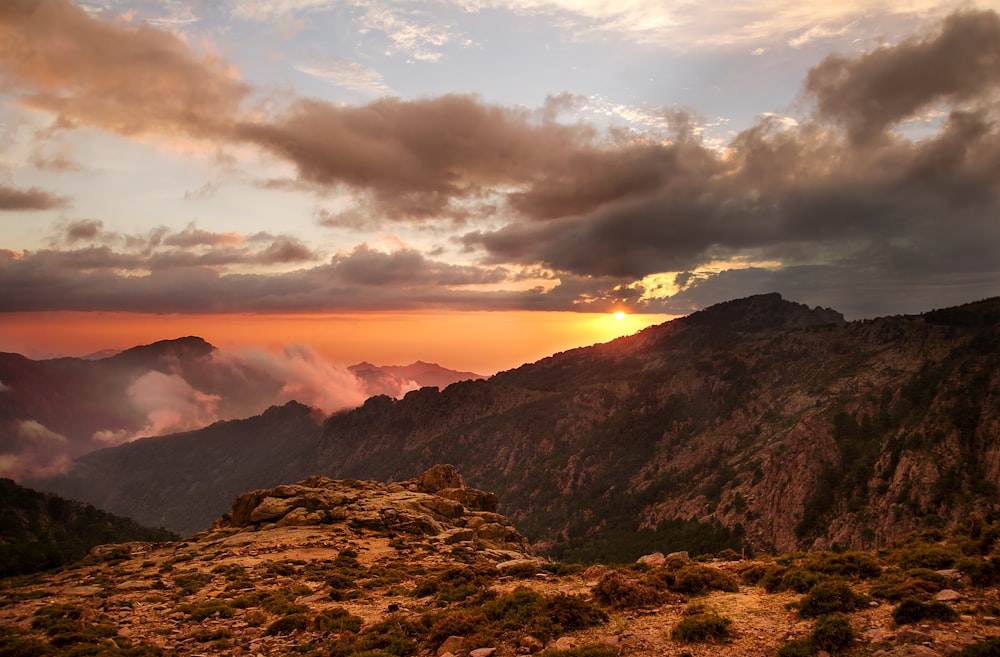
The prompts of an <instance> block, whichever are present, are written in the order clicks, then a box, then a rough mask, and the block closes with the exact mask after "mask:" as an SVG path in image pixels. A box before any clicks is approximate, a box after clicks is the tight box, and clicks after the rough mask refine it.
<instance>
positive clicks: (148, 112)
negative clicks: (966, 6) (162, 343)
mask: <svg viewBox="0 0 1000 657" xmlns="http://www.w3.org/2000/svg"><path fill="white" fill-rule="evenodd" d="M849 4H850V3H849ZM321 5H322V6H326V5H324V4H322V3H309V2H305V3H303V2H289V3H275V2H272V3H268V4H267V5H263V7H264V9H261V10H260V11H265V9H266V10H267V11H273V12H278V13H281V12H284V11H286V10H287V11H293V12H294V11H312V10H318V9H319V8H321ZM485 6H494V5H493V4H483V3H480V4H479V5H477V7H480V8H481V7H485ZM499 6H504V7H507V8H510V9H513V10H515V11H526V12H551V11H555V12H557V13H558V12H563V13H566V12H569V13H572V12H576V13H577V14H578V15H580V16H584V17H587V18H588V20H591V21H596V22H597V23H598V24H599V25H602V26H612V25H619V26H621V25H626V24H634V25H635V26H639V25H645V26H647V27H648V28H649V29H650V30H653V31H657V30H673V29H675V26H678V25H685V24H689V23H690V20H691V15H690V14H686V13H684V12H691V11H694V10H692V9H690V8H687V9H683V8H678V7H677V6H668V5H662V3H660V5H657V4H656V3H650V2H634V3H631V4H629V5H615V4H613V3H611V4H609V3H589V2H573V3H568V2H563V3H556V2H529V1H526V2H520V3H503V4H500V5H499ZM658 6H662V7H661V8H660V9H657V7H658ZM775 7H776V11H775V18H774V20H775V21H779V22H780V21H784V22H785V23H786V28H784V32H783V33H784V34H786V35H787V34H793V35H796V36H799V37H802V38H805V37H806V36H808V37H809V38H813V37H815V38H822V36H823V35H824V34H831V33H833V32H835V31H836V30H837V29H839V26H838V25H840V24H838V23H837V21H838V20H841V19H843V17H844V16H845V15H846V14H844V13H843V11H842V8H840V7H839V6H838V7H834V8H824V7H825V6H823V7H819V6H817V7H818V8H817V7H813V6H810V7H805V6H803V5H802V3H791V2H783V3H779V4H778V5H776V6H775ZM860 7H861V5H860V4H858V3H854V4H852V5H851V7H849V12H848V13H850V12H853V11H856V10H860ZM468 9H469V10H470V11H471V10H475V9H476V7H473V6H471V5H470V6H468ZM682 9H683V11H682ZM29 10H30V11H29ZM878 10H879V11H881V12H883V13H888V14H893V15H895V14H898V13H899V12H901V11H902V10H901V5H896V4H894V3H884V4H882V5H879V8H878ZM918 10H919V11H925V10H929V7H920V8H918ZM387 11H388V10H387ZM657 11H660V12H661V13H660V14H656V12H657ZM754 11H757V10H754ZM817 12H820V13H817ZM822 12H828V13H825V14H824V13H822ZM695 13H697V12H695ZM722 13H724V12H722ZM390 14H391V12H390ZM392 15H395V14H392ZM560 15H562V14H560ZM734 15H737V16H739V17H740V18H741V20H742V18H746V15H745V14H744V13H741V12H734ZM371 16H375V14H371ZM407 16H410V14H407ZM730 18H731V17H730ZM730 18H726V19H725V20H730ZM373 20H374V19H373ZM720 20H722V19H720ZM733 20H735V19H733ZM383 23H384V21H383ZM385 24H386V25H387V23H385ZM774 24H776V23H774ZM759 27H760V26H755V25H753V24H748V27H747V29H748V30H750V31H754V30H757V29H758V28H759ZM380 29H381V28H380ZM636 29H639V28H638V27H637V28H636ZM643 29H645V28H643ZM0 30H4V32H3V34H0V36H9V38H7V39H0V70H2V71H3V72H4V77H3V80H4V83H3V84H4V85H5V88H6V89H7V90H8V91H11V92H14V93H16V94H17V95H18V98H19V101H20V102H21V103H23V104H25V105H28V106H30V107H34V108H36V109H41V110H45V111H48V112H52V113H55V114H57V115H58V116H59V119H60V121H62V122H63V123H64V124H65V125H74V124H76V125H89V126H94V127H98V128H102V129H105V130H111V131H114V132H117V133H119V134H126V135H128V134H138V133H155V134H159V135H167V136H170V135H174V134H182V135H184V136H187V137H196V138H204V139H208V140H212V141H214V142H216V143H218V144H223V145H226V144H231V143H237V144H244V145H245V144H249V145H254V146H256V147H258V148H259V149H260V150H261V151H263V152H265V153H267V154H269V155H271V156H274V157H277V158H278V159H280V160H283V161H284V162H287V163H290V164H291V165H293V166H294V168H295V171H296V175H297V179H296V180H295V181H286V182H284V183H282V184H285V185H294V186H296V188H298V189H304V188H312V189H315V190H317V191H319V192H322V193H331V192H338V191H340V190H341V189H342V188H346V189H347V190H348V191H350V192H351V193H352V196H353V198H355V199H356V200H357V204H356V205H355V206H353V207H351V208H349V209H347V210H346V211H343V212H341V213H339V214H336V215H331V214H328V215H324V216H321V217H320V221H321V222H322V223H326V224H329V225H338V226H368V225H385V224H386V223H389V222H400V221H402V222H410V223H413V224H419V225H421V227H427V226H429V225H431V224H432V223H433V222H437V223H436V225H434V226H433V228H441V227H442V226H446V227H447V229H449V230H454V229H456V227H462V228H461V230H463V231H464V235H462V236H461V237H460V238H459V239H458V241H457V247H456V248H464V249H465V250H466V251H465V253H464V254H463V256H464V264H455V263H449V262H445V261H444V259H443V258H442V259H438V256H430V255H427V254H425V253H421V252H419V251H417V250H415V249H401V250H397V251H391V252H386V251H379V250H377V249H373V248H371V247H370V246H368V245H359V246H357V247H355V248H354V249H353V250H345V251H342V252H339V253H337V254H336V255H334V256H333V257H331V258H330V260H329V261H328V262H326V263H321V264H315V263H316V262H318V261H319V259H320V257H321V254H319V253H315V252H314V251H313V250H312V249H311V248H310V247H309V246H307V245H305V244H304V243H302V242H301V241H299V240H297V239H296V238H294V237H293V236H277V237H273V238H272V239H271V240H270V242H262V241H250V240H248V239H246V238H244V237H243V236H242V235H240V234H239V233H236V232H212V231H207V230H202V229H199V228H197V227H196V226H194V225H191V226H189V227H187V228H185V229H184V230H182V231H179V232H172V231H170V230H168V229H160V230H159V231H154V232H151V233H150V234H147V235H115V234H112V233H109V232H106V231H103V229H102V228H101V227H99V226H95V225H93V224H87V223H85V222H86V221H87V220H81V221H82V222H84V223H79V222H77V223H76V224H73V226H72V227H70V226H67V228H66V230H75V231H76V234H77V235H78V237H76V238H75V239H78V240H80V241H83V240H85V239H94V240H99V241H100V245H96V244H95V245H91V246H88V247H86V248H70V249H65V250H60V249H58V248H53V249H49V250H42V251H37V252H30V253H29V252H25V253H20V254H14V253H13V252H6V253H3V254H0V311H13V310H43V309H81V310H82V309H86V310H91V309H102V310H137V311H161V312H166V311H174V312H210V311H211V312H222V311H245V310H252V311H259V312H268V311H285V310H337V309H348V308H350V309H366V308H397V309H403V308H425V307H434V306H437V305H443V304H449V305H451V306H452V307H460V308H466V307H470V308H499V307H503V308H562V309H579V308H598V307H602V306H604V305H607V304H610V303H611V302H612V301H613V300H615V299H623V298H624V299H627V300H628V302H629V303H630V304H632V305H633V308H634V309H638V310H652V309H659V308H663V307H667V306H669V305H670V304H671V303H681V301H682V300H683V299H685V298H686V299H695V298H700V297H698V295H697V294H696V292H697V290H698V289H699V288H701V289H703V290H708V289H709V287H710V286H713V285H714V286H716V289H723V288H724V287H729V288H732V289H735V288H736V287H738V286H737V285H736V284H735V283H734V281H737V280H741V281H743V282H744V283H746V284H747V285H749V284H750V282H751V281H756V282H761V281H765V280H768V281H769V282H773V283H779V282H780V283H782V284H784V285H786V286H793V285H796V281H795V280H794V279H792V278H790V277H788V276H785V275H783V274H781V272H794V271H797V272H804V271H823V272H825V273H826V274H828V275H830V276H837V277H839V278H838V279H836V280H839V281H840V282H841V283H842V284H843V285H844V286H849V285H853V284H857V283H858V278H857V276H856V275H855V272H864V273H865V278H864V279H863V280H867V281H868V283H867V288H866V290H871V294H880V295H882V298H883V300H884V302H885V303H886V304H887V305H886V308H887V309H890V310H891V309H892V308H893V307H896V306H900V305H906V304H911V303H912V302H913V300H915V299H917V298H918V297H919V298H920V299H924V298H926V294H925V293H923V292H920V290H936V292H935V293H936V294H939V295H941V298H939V299H937V300H935V301H933V305H936V306H940V305H943V304H944V303H947V302H950V301H954V302H961V301H966V300H968V295H967V293H968V292H969V291H971V290H979V289H982V288H983V287H984V286H986V287H988V285H989V284H990V282H992V284H993V285H994V289H995V287H996V285H998V284H1000V272H998V271H997V267H996V262H997V253H996V248H995V245H996V244H998V243H1000V227H998V225H997V222H996V221H995V217H996V216H998V214H1000V182H998V178H997V165H996V162H998V161H1000V123H998V121H1000V116H998V105H997V99H998V97H1000V72H998V71H1000V68H998V67H997V66H996V62H997V61H998V59H1000V45H998V44H1000V17H998V16H997V14H996V13H995V12H993V11H974V10H962V11H959V12H956V13H954V14H952V15H951V16H949V17H948V18H947V19H945V20H944V21H943V22H941V23H940V24H939V25H937V26H935V27H934V28H933V29H932V30H930V31H928V32H927V33H926V34H923V35H918V36H915V37H912V38H910V39H906V40H903V41H901V42H899V43H898V44H896V45H894V46H885V47H882V48H879V49H877V50H874V51H872V52H869V53H860V54H857V55H853V56H847V55H838V56H834V57H828V58H826V59H825V60H823V61H822V62H820V63H819V64H818V65H817V66H816V67H814V68H813V69H812V70H811V71H810V72H809V74H808V76H807V77H806V79H805V81H804V83H803V90H802V93H803V97H804V99H805V100H806V101H808V103H809V104H810V107H811V114H808V115H805V116H797V117H781V118H779V117H775V116H770V117H768V116H765V117H762V118H761V119H760V121H759V122H758V123H757V125H755V126H753V127H751V128H750V129H748V130H745V131H743V132H741V133H740V134H738V135H736V136H735V138H734V139H733V140H732V141H731V142H730V143H729V144H726V145H724V146H722V147H720V145H718V144H706V143H704V142H703V141H702V139H701V137H700V133H699V131H698V128H697V126H696V124H695V121H694V120H693V119H692V118H691V117H690V116H688V115H685V114H684V113H682V112H676V111H674V112H669V111H664V113H663V115H664V119H665V121H664V125H663V126H662V127H651V128H650V131H648V132H647V133H644V134H638V133H633V132H628V131H601V130H598V129H597V128H595V127H594V126H591V125H588V124H584V123H572V124H568V123H562V122H560V121H559V120H557V119H558V118H559V114H560V112H559V109H560V108H561V107H563V106H564V105H565V104H566V102H569V100H568V99H561V98H555V99H553V100H552V101H550V102H549V103H547V104H546V106H544V107H542V108H540V109H538V110H529V109H524V108H512V107H502V106H498V105H495V104H490V103H487V102H485V101H483V100H482V99H480V98H477V97H474V96H463V95H445V96H440V97H435V98H422V99H417V100H400V99H397V98H381V99H378V100H375V101H372V102H369V103H367V104H364V105H359V106H341V105H335V104H332V103H326V102H322V101H318V100H307V99H294V98H293V99H291V100H290V102H288V103H287V104H285V105H281V104H275V105H273V107H277V108H278V109H275V110H274V111H271V112H265V111H263V110H259V111H251V110H250V109H249V108H247V107H246V104H247V102H248V99H249V97H250V94H251V92H252V91H253V90H252V89H251V88H250V87H249V86H248V85H246V84H245V83H244V82H242V81H241V80H240V79H239V78H238V77H237V76H236V74H235V73H234V72H233V71H232V70H231V69H230V67H229V66H228V65H226V64H225V62H222V61H221V60H219V59H218V58H216V57H214V56H212V55H210V54H205V55H197V54H195V53H194V52H193V51H192V50H191V49H190V48H189V47H188V46H187V45H186V44H185V43H184V42H183V41H181V40H180V39H178V38H177V37H175V36H173V35H170V34H167V33H164V32H161V31H158V30H156V29H155V28H152V27H149V26H132V25H128V24H126V23H121V22H108V21H102V20H100V19H98V18H93V17H90V16H88V15H87V14H85V13H84V12H82V11H81V10H79V9H78V8H76V7H75V6H73V5H69V4H67V3H64V2H59V1H57V0H39V1H37V2H27V1H25V2H19V3H17V4H15V5H5V6H4V8H3V10H0ZM414 38H417V37H414ZM420 38H423V37H420ZM435 38H437V37H435ZM444 38H446V37H445V36H441V37H440V39H444ZM96 43H100V44H101V46H102V47H101V48H95V47H94V44H96ZM414 43H417V44H418V45H419V43H424V44H428V43H429V44H433V43H434V38H429V40H425V41H420V39H419V38H417V40H416V41H414ZM26 55H30V56H26ZM135 58H141V59H142V61H143V64H142V66H138V65H136V66H133V65H132V64H130V63H129V62H131V61H133V59H135ZM928 112H940V113H941V117H942V118H941V119H940V120H938V121H936V122H933V123H929V124H927V125H926V126H924V130H923V132H922V133H921V136H920V137H910V136H907V130H906V128H907V121H909V120H911V119H913V118H914V117H916V116H917V115H923V114H926V113H928ZM789 119H794V120H789ZM98 230H101V232H99V233H98V232H96V231H98ZM64 232H65V231H64ZM88 232H90V233H94V235H93V236H92V237H88ZM70 237H71V235H70V234H69V233H66V239H67V240H68V242H67V243H70V242H71V241H72V240H70ZM71 245H72V244H71ZM302 263H309V264H313V265H314V266H304V267H300V268H297V269H290V268H289V267H287V266H290V265H295V264H302ZM261 264H265V265H268V266H269V267H272V268H274V269H275V270H278V269H281V270H280V271H274V272H273V273H260V268H258V269H257V270H254V269H253V265H261ZM282 267H284V268H282ZM255 271H256V272H257V273H251V272H255ZM764 271H770V272H774V276H772V277H771V278H770V279H768V277H766V276H763V275H762V274H761V272H764ZM523 272H544V279H545V286H544V287H536V288H532V289H525V285H524V276H523V275H522V274H523ZM723 272H726V273H725V274H724V273H723ZM741 272H742V273H741ZM651 276H658V277H660V278H661V279H664V280H666V279H668V278H671V277H676V276H681V279H678V280H683V281H684V282H686V283H687V286H686V287H683V289H681V290H679V291H677V292H674V293H676V294H678V295H680V300H677V301H674V302H672V301H671V296H670V295H671V292H670V291H669V290H668V289H667V286H659V287H656V286H654V285H652V284H650V283H649V282H648V280H647V279H649V277H651ZM644 281H646V282H644ZM801 281H803V283H802V284H801V285H799V287H798V289H800V290H802V292H803V294H811V292H810V290H812V291H813V292H818V291H819V290H822V289H832V288H833V287H834V285H833V283H832V281H833V279H831V283H830V284H826V283H824V282H823V281H822V280H820V279H818V278H809V277H804V278H802V279H801ZM876 281H877V283H876ZM963 281H965V283H966V284H967V287H963V283H962V282H963ZM806 282H808V284H809V285H811V286H812V287H811V288H809V289H806V288H805V287H804V285H805V283H806ZM754 284H757V283H754ZM654 288H655V289H654ZM780 291H783V292H786V294H787V293H788V292H787V289H782V290H780ZM866 294H867V292H865V293H859V294H858V295H857V297H858V299H861V298H862V297H865V296H866ZM958 295H961V296H958ZM956 297H957V298H956ZM825 305H829V304H825ZM868 307H870V304H869V303H868V302H867V301H864V302H862V301H858V302H855V303H853V306H852V307H845V308H842V310H844V311H845V312H848V313H850V312H851V311H852V309H853V310H856V311H857V312H862V310H863V309H866V308H868Z"/></svg>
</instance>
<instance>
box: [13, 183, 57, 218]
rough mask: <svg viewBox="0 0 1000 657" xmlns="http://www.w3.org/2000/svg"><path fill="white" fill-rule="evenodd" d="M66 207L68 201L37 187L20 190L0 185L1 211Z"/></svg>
mask: <svg viewBox="0 0 1000 657" xmlns="http://www.w3.org/2000/svg"><path fill="white" fill-rule="evenodd" d="M64 205H66V199H65V198H63V197H61V196H56V195H55V194H51V193H49V192H46V191H44V190H41V189H38V188H37V187H31V188H28V189H18V188H17V187H11V186H10V185H3V184H0V211H4V210H52V209H55V208H60V207H63V206H64Z"/></svg>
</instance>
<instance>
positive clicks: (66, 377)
mask: <svg viewBox="0 0 1000 657" xmlns="http://www.w3.org/2000/svg"><path fill="white" fill-rule="evenodd" d="M473 378H482V377H481V376H480V375H478V374H474V373H471V372H455V371H452V370H448V369H445V368H443V367H439V366H437V365H434V364H430V363H423V362H416V363H413V364H412V365H407V366H386V367H378V366H375V365H371V364H369V363H361V364H359V365H355V366H352V367H350V368H336V367H334V366H332V365H330V364H328V363H325V362H324V361H322V360H321V359H320V358H319V357H318V356H316V355H315V354H313V353H311V352H308V351H303V350H297V351H296V350H291V351H288V352H286V353H284V354H270V353H267V352H262V351H258V352H231V351H224V350H220V349H217V348H216V347H214V346H213V345H211V344H209V343H208V342H206V341H204V340H203V339H201V338H198V337H184V338H179V339H176V340H163V341H160V342H156V343H153V344H149V345H143V346H138V347H134V348H132V349H128V350H125V351H122V352H108V351H103V352H97V353H95V354H91V355H89V356H87V357H85V358H55V359H49V360H39V361H36V360H31V359H28V358H26V357H24V356H21V355H20V354H11V353H0V476H6V477H11V478H13V479H18V480H20V479H24V478H27V477H33V478H38V477H46V476H51V475H54V474H57V473H59V472H62V471H64V470H65V469H66V468H67V467H68V466H69V464H70V462H71V460H72V459H74V458H77V457H79V456H82V455H83V454H86V453H88V452H91V451H94V450H95V449H103V448H106V447H110V446H115V445H118V444H121V443H124V442H128V441H129V440H133V439H135V438H138V437H144V436H154V435H162V434H165V433H175V432H178V431H184V430H193V429H200V428H202V427H205V426H207V425H209V424H212V423H213V422H216V421H219V420H225V419H233V418H242V417H248V416H252V415H257V414H259V413H261V412H262V411H263V410H265V409H266V408H268V407H270V406H273V405H276V404H283V403H285V402H287V401H289V400H291V399H295V398H299V399H301V400H302V401H303V402H306V403H309V404H315V405H317V406H322V407H323V408H324V409H325V410H327V411H334V410H340V409H342V408H349V407H352V406H357V405H359V404H361V403H362V402H363V401H364V400H365V399H366V398H368V397H370V396H372V395H378V394H385V395H389V396H393V397H395V396H399V395H402V394H404V393H405V392H406V391H407V390H410V389H414V388H419V387H420V386H426V385H437V386H443V385H447V384H449V383H453V382H455V381H459V380H463V379H473Z"/></svg>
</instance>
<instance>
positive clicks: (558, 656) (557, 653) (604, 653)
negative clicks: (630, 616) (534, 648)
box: [538, 643, 618, 657]
mask: <svg viewBox="0 0 1000 657" xmlns="http://www.w3.org/2000/svg"><path fill="white" fill-rule="evenodd" d="M617 654H618V653H617V652H615V651H614V650H613V649H611V648H609V647H607V646H604V645H601V644H598V643H595V644H590V645H586V646H579V647H578V648H569V649H568V650H543V651H541V652H540V653H538V657H616V655H617Z"/></svg>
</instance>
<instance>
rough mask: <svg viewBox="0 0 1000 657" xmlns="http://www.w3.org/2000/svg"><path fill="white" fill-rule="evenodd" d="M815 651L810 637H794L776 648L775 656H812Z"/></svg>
mask: <svg viewBox="0 0 1000 657" xmlns="http://www.w3.org/2000/svg"><path fill="white" fill-rule="evenodd" d="M816 652H817V650H816V646H815V645H813V642H812V640H811V639H795V640H794V641H789V642H788V643H786V644H785V645H783V646H781V647H780V648H778V654H777V657H813V655H815V654H816Z"/></svg>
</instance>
